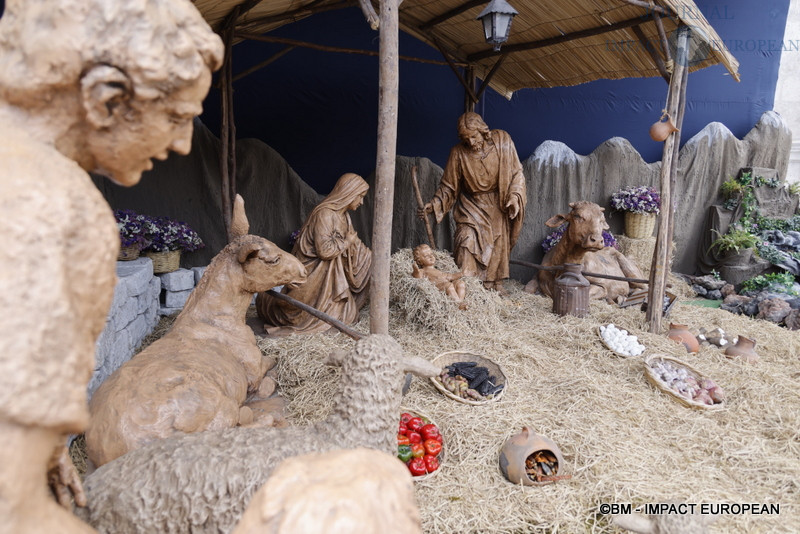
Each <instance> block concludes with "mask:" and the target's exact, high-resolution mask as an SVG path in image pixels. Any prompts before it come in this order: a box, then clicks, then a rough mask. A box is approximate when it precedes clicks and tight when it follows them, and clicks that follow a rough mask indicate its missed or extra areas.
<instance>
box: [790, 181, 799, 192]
mask: <svg viewBox="0 0 800 534" xmlns="http://www.w3.org/2000/svg"><path fill="white" fill-rule="evenodd" d="M787 188H788V189H789V194H790V195H800V182H793V183H791V184H789V185H788V186H787Z"/></svg>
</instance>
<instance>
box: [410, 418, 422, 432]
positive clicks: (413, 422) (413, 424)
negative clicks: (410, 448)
mask: <svg viewBox="0 0 800 534" xmlns="http://www.w3.org/2000/svg"><path fill="white" fill-rule="evenodd" d="M406 426H407V427H408V429H409V430H410V431H412V432H419V429H420V428H422V427H423V426H425V424H424V423H423V422H422V419H421V418H419V417H412V418H411V419H409V420H408V422H407V423H406Z"/></svg>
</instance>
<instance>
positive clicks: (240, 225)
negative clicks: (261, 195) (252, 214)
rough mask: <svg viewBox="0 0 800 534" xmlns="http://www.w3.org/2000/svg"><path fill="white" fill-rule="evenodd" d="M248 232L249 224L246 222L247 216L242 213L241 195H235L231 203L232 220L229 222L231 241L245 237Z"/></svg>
mask: <svg viewBox="0 0 800 534" xmlns="http://www.w3.org/2000/svg"><path fill="white" fill-rule="evenodd" d="M249 231H250V223H249V222H248V221H247V214H246V213H245V211H244V199H243V198H242V195H236V200H234V201H233V220H232V221H231V239H234V238H237V237H240V236H243V235H247V233H248V232H249Z"/></svg>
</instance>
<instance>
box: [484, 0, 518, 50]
mask: <svg viewBox="0 0 800 534" xmlns="http://www.w3.org/2000/svg"><path fill="white" fill-rule="evenodd" d="M516 14H517V10H516V9H514V8H513V7H511V5H510V4H509V3H508V2H506V0H492V1H491V2H489V5H487V6H486V7H485V8H484V9H483V11H481V14H480V15H478V18H477V19H476V20H480V21H481V22H482V23H483V34H484V36H485V37H486V42H487V43H489V44H491V45H494V49H495V51H498V50H500V45H502V44H503V43H505V42H506V41H508V34H509V33H510V32H511V21H512V19H513V18H514V16H515V15H516Z"/></svg>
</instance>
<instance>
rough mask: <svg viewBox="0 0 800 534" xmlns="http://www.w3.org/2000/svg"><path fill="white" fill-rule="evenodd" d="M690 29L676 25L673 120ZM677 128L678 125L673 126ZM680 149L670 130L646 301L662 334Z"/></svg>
mask: <svg viewBox="0 0 800 534" xmlns="http://www.w3.org/2000/svg"><path fill="white" fill-rule="evenodd" d="M688 43H689V28H688V27H687V26H684V25H681V26H679V27H678V51H677V53H676V57H675V67H674V68H673V70H672V76H671V78H670V84H669V96H668V98H667V113H669V114H670V116H671V117H672V118H673V120H675V119H680V118H682V115H681V113H680V109H681V107H682V106H683V105H684V104H682V101H683V100H685V99H686V92H685V90H686V83H685V82H684V80H683V78H684V77H687V76H688V75H689V69H688V68H687V63H688V60H689V44H688ZM676 126H677V127H678V128H680V127H681V125H680V124H677V125H676ZM679 149H680V130H678V131H677V132H673V133H671V134H670V135H669V137H667V140H666V141H665V142H664V151H663V156H662V160H661V217H659V219H658V233H657V234H656V246H655V250H654V252H653V261H652V265H651V267H650V287H649V289H648V291H647V299H648V302H650V303H651V305H650V306H648V307H647V312H646V319H647V321H648V323H649V330H650V332H652V333H655V334H658V333H661V319H662V309H663V306H662V305H661V303H662V302H664V293H665V288H666V285H667V276H668V275H669V265H670V255H671V253H672V242H671V236H672V228H673V226H674V223H675V221H674V209H673V202H672V193H673V191H672V189H673V187H672V184H674V183H675V176H676V174H677V171H678V169H677V163H678V162H677V156H676V154H677V151H678V150H679Z"/></svg>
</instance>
